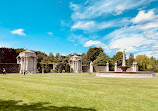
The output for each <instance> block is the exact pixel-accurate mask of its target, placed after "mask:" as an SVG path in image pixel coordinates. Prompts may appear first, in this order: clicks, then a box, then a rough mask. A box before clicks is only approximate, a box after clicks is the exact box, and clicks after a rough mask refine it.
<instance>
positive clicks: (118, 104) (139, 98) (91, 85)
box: [0, 73, 158, 111]
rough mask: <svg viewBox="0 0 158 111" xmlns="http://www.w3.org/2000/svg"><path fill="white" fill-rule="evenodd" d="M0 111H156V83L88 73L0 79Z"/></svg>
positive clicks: (7, 76) (156, 81)
mask: <svg viewBox="0 0 158 111" xmlns="http://www.w3.org/2000/svg"><path fill="white" fill-rule="evenodd" d="M93 75H94V74H93ZM0 110H1V111H33V110H36V111H45V110H48V111H158V79H156V78H155V79H132V78H131V79H125V78H98V77H94V76H89V74H88V73H80V74H72V73H70V74H66V73H63V74H28V75H26V76H24V75H21V74H7V75H6V76H3V75H0Z"/></svg>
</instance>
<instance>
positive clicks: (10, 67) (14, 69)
mask: <svg viewBox="0 0 158 111" xmlns="http://www.w3.org/2000/svg"><path fill="white" fill-rule="evenodd" d="M3 68H5V69H6V73H19V71H20V64H16V63H0V74H2V72H3Z"/></svg>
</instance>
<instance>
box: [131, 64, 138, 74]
mask: <svg viewBox="0 0 158 111" xmlns="http://www.w3.org/2000/svg"><path fill="white" fill-rule="evenodd" d="M132 68H133V72H137V71H138V64H137V62H133V66H132Z"/></svg>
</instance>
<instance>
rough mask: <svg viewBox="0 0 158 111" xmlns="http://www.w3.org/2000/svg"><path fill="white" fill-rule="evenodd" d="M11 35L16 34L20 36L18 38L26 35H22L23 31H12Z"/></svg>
mask: <svg viewBox="0 0 158 111" xmlns="http://www.w3.org/2000/svg"><path fill="white" fill-rule="evenodd" d="M11 34H17V35H20V36H26V34H25V33H24V29H16V30H13V31H11Z"/></svg>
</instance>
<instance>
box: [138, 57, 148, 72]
mask: <svg viewBox="0 0 158 111" xmlns="http://www.w3.org/2000/svg"><path fill="white" fill-rule="evenodd" d="M135 61H136V62H138V66H139V70H141V71H146V70H147V66H148V64H149V58H148V57H147V56H146V55H138V56H137V57H136V59H135ZM148 68H149V66H148ZM150 68H151V66H150ZM150 68H149V69H150Z"/></svg>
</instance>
